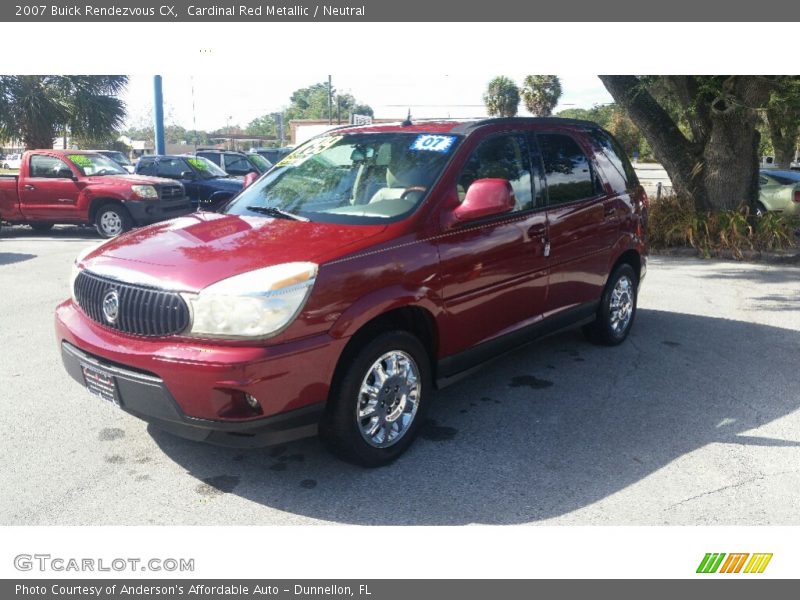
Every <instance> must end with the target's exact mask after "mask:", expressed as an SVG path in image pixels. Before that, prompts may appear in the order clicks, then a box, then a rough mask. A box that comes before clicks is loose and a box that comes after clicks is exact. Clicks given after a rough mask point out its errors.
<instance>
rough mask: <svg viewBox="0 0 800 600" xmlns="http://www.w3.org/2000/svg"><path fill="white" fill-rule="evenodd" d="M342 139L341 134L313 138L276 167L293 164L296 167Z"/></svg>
mask: <svg viewBox="0 0 800 600" xmlns="http://www.w3.org/2000/svg"><path fill="white" fill-rule="evenodd" d="M341 139H342V136H341V135H329V136H325V137H321V138H317V139H315V140H311V141H310V142H308V143H307V144H305V145H304V146H302V147H301V148H298V149H297V150H295V151H294V152H292V153H291V154H289V155H288V156H286V157H284V158H283V159H282V160H280V161H279V162H278V163H277V164H276V165H275V166H276V167H288V166H293V167H296V166H298V165H301V164H303V163H304V162H306V161H307V160H308V159H309V158H311V157H312V156H314V155H315V154H319V153H320V152H322V151H323V150H327V149H328V148H330V147H331V146H333V145H334V144H335V143H336V142H338V141H339V140H341Z"/></svg>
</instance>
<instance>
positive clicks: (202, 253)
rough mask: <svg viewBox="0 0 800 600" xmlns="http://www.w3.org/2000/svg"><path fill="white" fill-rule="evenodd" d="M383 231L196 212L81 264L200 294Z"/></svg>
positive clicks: (109, 246) (334, 252)
mask: <svg viewBox="0 0 800 600" xmlns="http://www.w3.org/2000/svg"><path fill="white" fill-rule="evenodd" d="M384 229H386V226H385V225H341V224H333V223H310V222H304V221H289V220H286V219H271V218H262V217H241V216H237V215H220V214H216V213H193V214H191V215H187V216H185V217H180V218H178V219H173V220H171V221H164V222H162V223H156V224H155V225H151V226H149V227H144V228H142V229H136V230H134V231H130V232H128V233H126V234H124V235H121V236H119V237H117V238H113V239H111V240H109V241H108V242H105V243H104V244H102V245H101V246H100V247H98V248H96V249H95V250H94V251H92V252H90V253H89V254H88V255H87V256H86V257H85V258H84V259H83V260H82V263H81V264H82V265H83V267H84V268H86V269H88V270H90V271H92V272H94V273H97V274H98V275H107V276H109V277H113V278H116V279H119V280H120V281H125V282H129V283H141V284H144V285H152V286H154V287H161V288H168V289H175V290H182V291H199V290H201V289H203V288H204V287H206V286H209V285H211V284H212V283H216V282H217V281H220V280H222V279H226V278H228V277H233V276H234V275H239V274H241V273H246V272H248V271H253V270H255V269H260V268H262V267H269V266H272V265H277V264H281V263H286V262H297V261H311V262H315V263H317V264H324V263H325V262H329V261H331V260H334V259H336V258H339V257H341V256H344V255H346V254H349V253H351V252H353V251H356V250H358V249H359V248H361V247H364V246H366V245H367V244H368V242H367V240H369V239H370V238H373V237H374V236H376V235H378V234H379V233H380V232H382V231H383V230H384Z"/></svg>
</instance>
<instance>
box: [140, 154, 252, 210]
mask: <svg viewBox="0 0 800 600" xmlns="http://www.w3.org/2000/svg"><path fill="white" fill-rule="evenodd" d="M136 173H138V174H141V175H152V176H155V177H165V178H167V179H174V180H176V181H180V182H181V184H183V186H184V187H185V188H186V195H187V196H188V197H189V198H190V199H191V202H192V206H193V207H194V208H195V209H198V208H200V209H203V210H215V209H217V208H218V207H219V206H222V205H223V204H225V202H227V201H228V200H230V199H231V198H232V197H233V196H235V195H236V194H238V193H239V192H240V191H241V190H242V187H243V184H242V181H241V180H240V179H234V178H233V177H231V176H229V175H228V174H227V173H226V172H225V171H223V170H222V169H220V168H219V167H218V166H217V165H215V164H214V163H212V162H211V161H210V160H208V159H206V158H203V157H201V156H172V155H162V156H143V157H142V158H140V159H139V161H138V162H137V163H136Z"/></svg>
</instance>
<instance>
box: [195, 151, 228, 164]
mask: <svg viewBox="0 0 800 600" xmlns="http://www.w3.org/2000/svg"><path fill="white" fill-rule="evenodd" d="M197 156H201V157H203V158H207V159H208V160H210V161H211V162H213V163H214V164H215V165H217V166H218V167H221V166H222V165H220V164H219V161H220V156H221V154H220V153H219V152H198V153H197Z"/></svg>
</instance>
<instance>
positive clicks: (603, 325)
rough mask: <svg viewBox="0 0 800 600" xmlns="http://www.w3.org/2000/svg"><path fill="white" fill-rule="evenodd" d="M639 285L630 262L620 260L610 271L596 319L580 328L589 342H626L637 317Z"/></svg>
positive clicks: (611, 344) (607, 343) (605, 344)
mask: <svg viewBox="0 0 800 600" xmlns="http://www.w3.org/2000/svg"><path fill="white" fill-rule="evenodd" d="M638 287H639V278H638V276H637V275H636V272H635V271H634V270H633V267H631V266H630V265H629V264H627V263H622V264H621V265H618V266H617V268H616V269H614V270H613V271H612V273H611V276H610V277H609V278H608V282H607V283H606V287H605V290H603V296H602V298H601V299H600V306H599V307H598V309H597V317H596V319H595V320H594V321H593V322H592V323H589V324H588V325H584V327H583V333H584V335H585V336H586V337H587V338H588V339H589V341H590V342H592V343H595V344H600V345H604V346H616V345H618V344H621V343H622V342H624V341H625V339H626V338H627V337H628V333H630V330H631V327H632V326H633V320H634V317H636V299H637V295H638ZM620 311H622V313H620Z"/></svg>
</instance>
